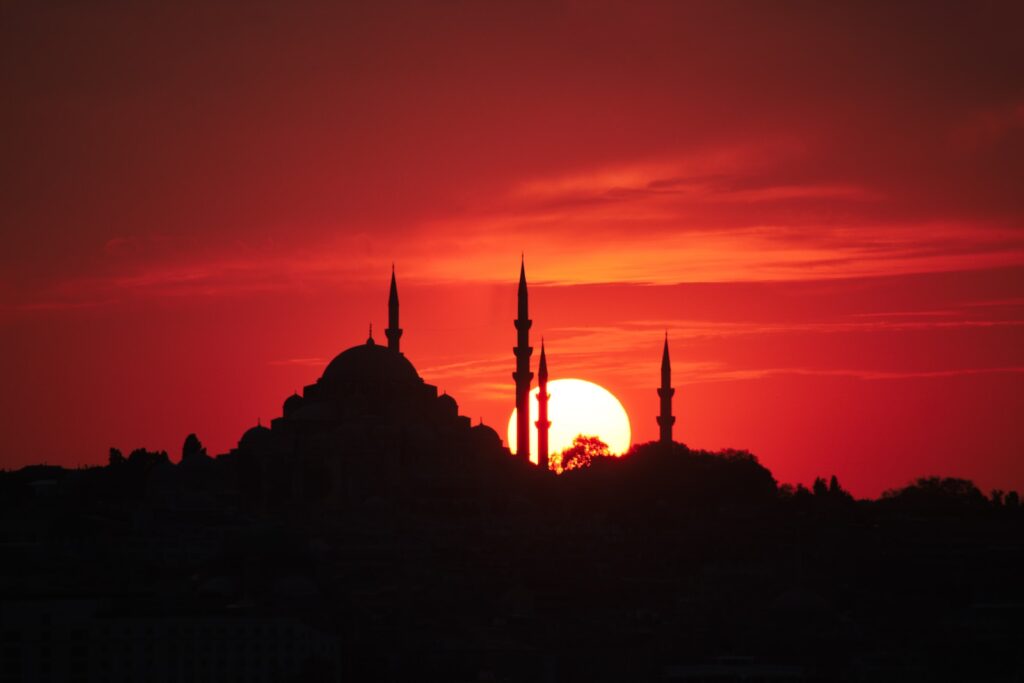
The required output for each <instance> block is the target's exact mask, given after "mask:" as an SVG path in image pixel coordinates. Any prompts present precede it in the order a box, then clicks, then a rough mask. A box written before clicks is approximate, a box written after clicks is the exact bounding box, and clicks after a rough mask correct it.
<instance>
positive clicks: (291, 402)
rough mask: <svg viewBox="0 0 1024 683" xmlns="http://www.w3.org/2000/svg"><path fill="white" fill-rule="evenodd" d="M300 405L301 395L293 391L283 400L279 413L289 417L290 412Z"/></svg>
mask: <svg viewBox="0 0 1024 683" xmlns="http://www.w3.org/2000/svg"><path fill="white" fill-rule="evenodd" d="M301 407H302V397H301V396H299V392H297V391H296V392H295V393H294V394H292V395H291V396H289V397H288V398H286V399H285V400H284V406H283V407H282V408H281V414H282V415H284V416H285V417H289V416H290V415H291V414H292V413H294V412H295V411H296V410H298V409H299V408H301Z"/></svg>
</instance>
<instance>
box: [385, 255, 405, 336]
mask: <svg viewBox="0 0 1024 683" xmlns="http://www.w3.org/2000/svg"><path fill="white" fill-rule="evenodd" d="M384 334H385V335H386V336H387V338H388V348H389V349H391V350H392V351H394V352H395V353H400V351H399V348H398V342H399V340H400V339H401V338H402V328H401V327H399V326H398V285H396V284H395V264H394V263H392V264H391V291H390V292H389V293H388V328H387V329H386V330H384Z"/></svg>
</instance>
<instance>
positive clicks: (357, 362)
mask: <svg viewBox="0 0 1024 683" xmlns="http://www.w3.org/2000/svg"><path fill="white" fill-rule="evenodd" d="M422 382H423V380H422V379H420V376H419V373H417V372H416V368H414V367H413V365H412V363H410V362H409V360H408V359H407V358H406V357H405V356H403V355H402V354H401V353H398V352H397V351H393V350H391V349H389V348H387V347H386V346H380V345H378V344H376V343H374V341H373V340H372V339H371V340H369V341H367V342H366V343H365V344H363V345H362V346H353V347H352V348H350V349H347V350H345V351H342V352H341V353H339V354H338V355H337V356H335V358H334V360H332V361H331V362H330V364H329V365H328V366H327V369H326V370H324V374H323V376H321V377H320V381H319V383H320V384H322V385H323V384H326V385H332V386H343V385H352V384H355V385H374V384H376V385H391V386H395V385H398V386H403V385H415V384H421V383H422Z"/></svg>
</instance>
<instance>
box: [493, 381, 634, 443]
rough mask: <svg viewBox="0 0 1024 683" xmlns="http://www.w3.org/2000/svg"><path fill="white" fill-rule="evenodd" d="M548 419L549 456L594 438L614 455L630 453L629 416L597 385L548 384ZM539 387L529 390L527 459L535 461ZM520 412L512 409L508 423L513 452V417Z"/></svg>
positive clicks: (618, 403) (515, 441) (617, 401)
mask: <svg viewBox="0 0 1024 683" xmlns="http://www.w3.org/2000/svg"><path fill="white" fill-rule="evenodd" d="M548 393H549V394H550V395H551V398H550V400H549V402H548V419H550V420H551V431H550V432H549V433H548V445H549V450H550V452H551V453H561V452H562V451H563V450H565V449H566V448H568V447H570V446H572V441H573V439H574V438H576V437H577V436H579V435H580V434H583V435H584V436H596V437H598V438H600V439H601V441H604V442H605V443H606V444H608V449H609V450H610V451H611V453H612V454H614V455H622V454H623V453H625V452H626V451H628V450H629V445H630V443H631V438H632V433H631V431H630V427H629V416H628V415H627V414H626V409H625V408H623V407H622V403H621V402H620V401H619V399H617V398H616V397H615V395H614V394H612V393H611V392H610V391H608V390H607V389H605V388H604V387H602V386H601V385H599V384H595V383H593V382H588V381H586V380H583V379H555V380H551V381H549V382H548ZM539 394H540V388H539V387H534V388H533V389H532V390H531V391H530V425H531V427H530V460H531V461H533V462H537V428H536V426H535V423H536V422H537V396H538V395H539ZM518 413H519V411H518V410H516V409H513V410H512V415H511V416H510V417H509V421H508V432H507V433H508V443H509V448H510V450H511V451H512V452H513V453H515V452H516V444H517V440H516V415H518Z"/></svg>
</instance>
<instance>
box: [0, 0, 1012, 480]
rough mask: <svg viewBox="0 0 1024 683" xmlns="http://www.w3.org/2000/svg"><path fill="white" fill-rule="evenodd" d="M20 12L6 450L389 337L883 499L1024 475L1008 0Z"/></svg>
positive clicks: (2, 326) (155, 435) (103, 440)
mask: <svg viewBox="0 0 1024 683" xmlns="http://www.w3.org/2000/svg"><path fill="white" fill-rule="evenodd" d="M336 4H337V3H326V4H323V5H317V4H304V5H303V4H300V3H291V4H289V6H288V7H287V8H284V7H281V6H278V4H277V3H260V2H250V3H245V4H244V5H239V6H238V7H235V6H232V7H229V6H228V5H227V4H217V3H195V4H190V3H169V4H166V5H165V6H154V5H152V4H150V3H135V4H132V5H130V6H125V5H123V4H119V3H103V2H97V3H88V4H82V3H57V2H54V3H50V4H48V5H47V4H46V3H31V4H28V3H26V4H25V5H21V4H18V3H7V4H4V6H3V7H2V8H0V57H2V58H0V85H2V87H3V92H4V101H5V104H4V106H3V107H2V108H0V123H2V127H0V145H2V150H3V152H2V154H0V229H2V230H3V242H2V244H3V248H2V249H0V376H2V377H3V378H4V381H3V388H4V391H3V392H2V398H0V429H2V432H3V434H4V437H5V438H4V445H3V448H2V452H0V465H2V466H4V467H19V466H21V465H24V464H27V463H30V462H38V461H48V462H51V463H61V464H68V465H73V464H79V463H98V462H102V461H104V460H105V458H106V449H107V448H108V447H109V446H111V445H114V446H119V447H121V448H124V449H130V448H134V447H136V446H141V445H145V446H148V447H150V448H162V449H167V450H169V451H170V452H171V453H172V454H173V455H174V456H175V457H176V456H177V454H178V452H179V450H180V446H181V442H182V441H183V440H184V437H185V435H186V434H188V433H189V432H192V431H195V432H197V433H198V434H199V436H200V438H201V439H203V440H204V442H205V443H206V444H207V446H208V447H209V448H210V449H211V450H212V451H216V452H220V451H224V450H226V449H228V448H229V447H231V446H232V445H233V444H234V442H235V441H236V440H237V438H238V436H239V435H240V434H241V432H242V431H243V430H244V429H245V428H247V427H248V426H250V425H251V424H253V423H254V422H255V421H256V419H257V417H262V418H263V419H265V420H266V419H269V418H271V417H274V416H276V415H279V414H280V405H281V402H282V400H283V399H284V398H285V397H286V396H287V395H288V394H290V393H291V392H292V391H293V390H294V389H296V388H301V387H302V386H303V385H305V384H309V383H312V382H313V381H314V380H315V379H316V377H317V376H318V375H319V373H320V371H321V370H322V368H323V366H324V365H325V364H326V362H327V361H328V360H330V358H331V357H333V355H334V354H335V353H337V352H339V351H341V350H342V349H344V348H346V347H348V346H350V345H352V344H355V343H360V342H361V341H363V340H364V339H365V336H366V327H367V323H368V322H370V321H373V322H374V323H375V324H376V325H377V326H378V328H383V327H384V325H385V324H386V308H385V304H386V296H387V289H386V287H387V278H388V275H389V269H390V264H391V262H392V261H395V263H396V264H397V268H398V275H399V287H400V294H401V298H402V316H403V320H402V323H403V327H404V328H405V329H406V333H405V336H404V337H403V340H402V341H403V349H404V350H405V351H406V354H407V355H408V356H409V357H410V359H411V360H412V361H413V362H414V363H415V364H416V366H417V368H418V369H419V370H420V373H421V374H422V375H423V376H424V378H425V379H426V380H427V381H429V382H432V383H435V384H438V385H439V386H440V387H442V388H444V389H446V390H448V391H449V393H452V394H453V395H454V396H455V397H456V398H457V399H458V400H459V403H460V407H461V409H462V412H463V413H464V414H467V415H470V416H472V417H473V418H474V419H476V418H478V417H483V418H484V420H485V421H486V422H487V423H489V424H491V425H493V426H495V427H497V428H498V430H499V432H501V433H503V432H504V425H505V424H506V422H507V419H508V414H509V412H510V411H511V408H512V384H511V377H510V373H511V372H512V369H513V360H514V359H513V357H512V353H511V347H512V346H513V344H514V343H515V342H514V340H515V331H514V329H513V327H512V322H511V321H512V318H513V317H514V314H515V284H516V276H517V273H518V261H519V254H520V251H522V250H525V252H526V256H527V270H528V275H529V277H530V281H531V283H532V284H531V313H532V317H533V319H534V321H535V322H534V331H535V333H536V336H538V337H539V335H540V334H544V336H545V338H546V339H547V340H548V353H549V361H550V365H551V373H552V377H566V376H575V377H580V378H583V379H589V380H591V381H595V382H598V383H600V384H602V385H603V386H605V387H607V388H608V389H609V390H611V391H612V392H613V393H615V394H616V395H617V396H619V398H620V399H621V400H622V401H623V403H624V405H625V406H626V409H627V410H628V412H629V413H630V416H631V419H632V423H633V424H632V426H633V432H634V438H635V440H641V441H643V440H649V439H653V438H655V437H656V434H657V426H656V424H655V422H654V414H655V413H656V411H657V396H656V394H655V392H654V387H655V385H656V384H657V381H658V362H659V360H660V344H661V338H662V334H663V330H664V329H666V328H667V329H668V330H669V335H670V339H671V341H672V358H673V368H674V371H675V375H674V377H675V384H676V386H677V387H678V390H677V394H676V403H675V406H676V408H675V410H676V414H677V415H678V416H679V417H678V423H677V437H678V438H680V439H682V440H683V441H685V442H686V443H688V444H689V445H691V446H696V447H703V448H715V449H716V448H721V447H737V448H748V449H750V450H752V451H753V452H755V453H756V454H757V455H758V456H759V457H760V458H761V460H762V461H763V462H764V463H765V464H766V465H767V466H768V467H769V468H771V470H772V471H773V472H774V474H775V475H776V477H777V478H778V479H779V480H781V481H790V482H797V481H802V482H809V481H810V480H811V479H813V477H814V476H815V475H818V474H821V475H829V474H832V473H835V474H837V475H838V476H839V478H840V481H842V482H843V483H844V484H846V485H847V486H849V487H850V488H851V489H852V490H853V491H854V492H855V493H857V494H858V495H876V494H878V493H879V492H880V491H882V490H884V489H886V488H890V487H894V486H899V485H902V484H904V483H906V482H907V481H909V480H910V479H911V478H913V477H915V476H918V475H925V474H933V473H934V474H944V475H956V476H965V477H970V478H973V479H975V480H976V481H977V482H978V483H979V484H980V485H982V486H983V487H984V488H993V487H1000V488H1018V489H1024V457H1022V456H1024V419H1022V417H1021V416H1022V415H1024V391H1022V389H1024V192H1022V191H1021V187H1022V186H1024V76H1022V75H1021V74H1024V41H1021V40H1020V36H1019V31H1020V26H1021V25H1024V24H1022V20H1024V11H1022V10H1021V6H1020V5H1019V3H1005V4H985V3H970V4H966V3H965V4H963V5H956V6H954V5H948V6H947V5H943V4H940V3H906V4H904V3H900V4H898V5H897V6H895V7H888V6H885V7H883V6H881V5H873V4H870V3H859V2H852V3H847V4H844V3H814V2H806V3H756V2H750V3H729V2H714V3H707V4H702V3H665V4H651V5H645V4H641V3H623V4H604V3H589V2H588V3H551V4H547V3H508V4H505V5H497V4H472V5H471V4H461V3H446V4H442V5H437V4H423V5H405V4H378V3H372V5H373V7H372V9H371V8H369V7H351V8H339V7H337V6H336Z"/></svg>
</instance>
